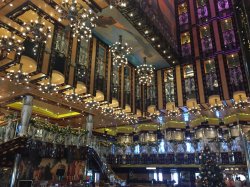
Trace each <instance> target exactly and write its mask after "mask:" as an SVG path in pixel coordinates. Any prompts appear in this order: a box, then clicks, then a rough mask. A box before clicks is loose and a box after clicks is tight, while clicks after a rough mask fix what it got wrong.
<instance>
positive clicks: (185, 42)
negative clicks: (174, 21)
mask: <svg viewBox="0 0 250 187" xmlns="http://www.w3.org/2000/svg"><path fill="white" fill-rule="evenodd" d="M190 41H191V40H190V33H189V32H185V33H182V34H181V51H182V56H188V55H191V44H190Z"/></svg>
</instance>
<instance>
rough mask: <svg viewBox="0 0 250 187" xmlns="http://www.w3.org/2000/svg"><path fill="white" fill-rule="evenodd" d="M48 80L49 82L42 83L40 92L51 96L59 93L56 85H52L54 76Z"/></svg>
mask: <svg viewBox="0 0 250 187" xmlns="http://www.w3.org/2000/svg"><path fill="white" fill-rule="evenodd" d="M47 80H48V81H46V83H41V85H40V87H39V90H40V91H42V92H43V93H48V94H51V95H52V94H53V93H58V90H59V87H58V86H57V85H56V84H53V83H52V74H51V76H50V77H49V78H48V79H47Z"/></svg>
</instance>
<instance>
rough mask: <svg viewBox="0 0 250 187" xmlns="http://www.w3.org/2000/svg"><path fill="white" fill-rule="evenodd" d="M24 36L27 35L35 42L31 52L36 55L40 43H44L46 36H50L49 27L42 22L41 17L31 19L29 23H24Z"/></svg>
mask: <svg viewBox="0 0 250 187" xmlns="http://www.w3.org/2000/svg"><path fill="white" fill-rule="evenodd" d="M23 26H24V28H25V32H24V33H23V35H24V36H29V37H30V39H31V41H32V42H33V43H34V44H35V46H34V47H33V53H34V54H35V55H36V53H37V51H38V47H39V45H40V44H46V42H47V40H48V38H51V27H46V26H45V22H42V17H39V18H38V19H37V20H35V21H34V20H31V21H30V22H29V23H24V25H23Z"/></svg>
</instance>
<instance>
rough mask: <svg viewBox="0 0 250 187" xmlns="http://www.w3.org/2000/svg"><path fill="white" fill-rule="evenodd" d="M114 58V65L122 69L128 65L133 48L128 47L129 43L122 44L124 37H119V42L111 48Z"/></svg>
mask: <svg viewBox="0 0 250 187" xmlns="http://www.w3.org/2000/svg"><path fill="white" fill-rule="evenodd" d="M110 50H111V53H112V56H113V65H114V66H117V67H121V66H122V65H127V64H128V59H127V55H129V54H130V53H131V50H132V48H131V47H129V46H128V44H127V43H124V44H123V42H122V36H121V35H120V36H119V41H118V42H115V43H114V44H113V45H112V46H111V47H110Z"/></svg>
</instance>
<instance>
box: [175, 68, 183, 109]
mask: <svg viewBox="0 0 250 187" xmlns="http://www.w3.org/2000/svg"><path fill="white" fill-rule="evenodd" d="M175 72H176V88H177V102H178V106H183V93H182V80H181V67H180V65H178V66H176V67H175Z"/></svg>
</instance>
